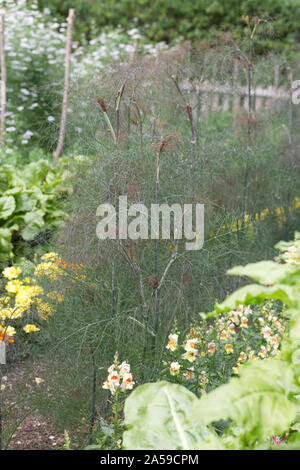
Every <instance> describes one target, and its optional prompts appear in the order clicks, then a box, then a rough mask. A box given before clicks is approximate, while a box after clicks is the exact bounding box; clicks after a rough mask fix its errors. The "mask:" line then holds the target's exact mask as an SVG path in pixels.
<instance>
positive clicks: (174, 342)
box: [166, 334, 178, 352]
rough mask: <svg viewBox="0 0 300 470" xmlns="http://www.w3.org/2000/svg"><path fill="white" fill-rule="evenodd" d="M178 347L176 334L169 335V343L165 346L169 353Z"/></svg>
mask: <svg viewBox="0 0 300 470" xmlns="http://www.w3.org/2000/svg"><path fill="white" fill-rule="evenodd" d="M177 346H178V335H176V334H170V335H169V341H168V344H167V346H166V348H167V349H170V351H172V352H174V351H175V350H176V349H177Z"/></svg>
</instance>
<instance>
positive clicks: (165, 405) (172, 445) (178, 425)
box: [123, 381, 211, 450]
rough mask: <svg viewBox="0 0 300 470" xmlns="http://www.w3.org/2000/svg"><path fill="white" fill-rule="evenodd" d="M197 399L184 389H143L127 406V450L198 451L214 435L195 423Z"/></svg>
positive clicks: (147, 386)
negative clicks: (203, 442)
mask: <svg viewBox="0 0 300 470" xmlns="http://www.w3.org/2000/svg"><path fill="white" fill-rule="evenodd" d="M197 401H198V399H197V397H196V396H195V395H194V394H193V393H191V392H190V391H189V390H187V389H186V388H185V387H182V386H180V385H175V384H170V383H168V382H164V381H163V382H157V383H149V384H145V385H141V386H140V387H138V388H137V389H136V390H135V391H134V392H132V393H131V395H130V396H129V397H128V398H127V400H126V402H125V410H124V411H125V424H126V426H127V428H128V430H127V431H125V433H124V435H123V445H124V447H125V449H131V450H133V449H134V450H137V449H156V450H159V449H161V450H171V449H178V450H189V449H197V446H198V445H200V443H201V442H202V441H204V440H205V439H208V438H209V437H210V436H211V432H210V431H209V430H208V429H207V428H206V427H205V426H204V425H203V424H202V423H201V421H200V420H198V419H197V420H195V419H194V416H193V408H194V405H195V403H197Z"/></svg>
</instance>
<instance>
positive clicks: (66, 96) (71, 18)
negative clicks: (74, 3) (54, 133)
mask: <svg viewBox="0 0 300 470" xmlns="http://www.w3.org/2000/svg"><path fill="white" fill-rule="evenodd" d="M74 13H75V12H74V9H73V8H70V10H69V16H68V27H67V46H66V67H65V83H64V94H63V104H62V110H61V121H60V129H59V137H58V143H57V147H56V150H55V151H54V152H53V159H54V160H57V159H58V157H59V156H60V154H61V151H62V148H63V145H64V140H65V132H66V124H67V112H68V99H69V88H70V73H71V52H72V32H73V24H74Z"/></svg>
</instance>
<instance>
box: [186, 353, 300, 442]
mask: <svg viewBox="0 0 300 470" xmlns="http://www.w3.org/2000/svg"><path fill="white" fill-rule="evenodd" d="M297 391H298V393H299V392H300V388H299V386H298V385H297V384H296V383H295V381H294V376H293V372H292V370H291V369H290V368H289V367H288V364H287V363H284V362H281V361H279V360H278V359H267V360H264V361H259V360H258V361H253V362H250V363H248V364H246V365H245V366H244V367H243V368H242V370H241V377H240V378H234V379H231V381H230V382H229V383H228V384H226V385H222V386H221V387H219V388H217V389H216V390H214V391H213V392H211V393H208V394H207V395H205V396H204V397H202V398H201V400H200V401H199V402H198V403H195V404H194V413H195V415H196V416H197V417H198V419H199V420H201V421H202V422H203V423H204V424H209V423H212V422H214V421H219V420H227V419H231V420H232V421H233V422H234V424H235V425H236V426H238V427H239V428H240V429H241V430H242V432H243V435H244V438H245V440H246V441H248V442H250V443H251V440H252V439H253V441H254V442H255V441H259V442H262V441H264V440H265V439H266V438H268V437H270V436H272V435H274V434H279V435H280V434H281V433H283V432H284V431H286V430H287V429H288V427H289V425H290V424H291V422H292V421H293V420H294V419H295V417H296V414H297V406H296V404H295V403H294V402H293V400H292V399H291V397H292V394H295V393H297ZM252 444H253V442H252Z"/></svg>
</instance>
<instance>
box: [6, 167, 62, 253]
mask: <svg viewBox="0 0 300 470" xmlns="http://www.w3.org/2000/svg"><path fill="white" fill-rule="evenodd" d="M69 176H70V171H69V170H68V169H67V167H66V161H64V162H61V163H59V165H58V166H54V165H53V164H51V163H50V162H48V161H47V160H39V161H36V162H31V163H29V164H28V165H26V166H24V167H20V168H16V167H15V166H14V165H9V164H5V165H3V166H2V167H1V169H0V262H5V261H7V260H8V259H9V258H11V257H13V255H14V253H15V249H16V246H17V244H18V254H19V253H20V251H21V250H22V247H23V245H24V242H28V241H32V240H34V239H35V238H36V237H37V235H39V234H41V233H43V232H46V231H47V230H49V229H52V228H54V227H57V226H59V225H60V224H61V223H62V220H63V216H64V215H65V213H64V211H63V210H62V203H61V201H62V199H63V197H64V195H66V194H67V193H69V192H70V191H71V186H70V185H69V183H68V179H69ZM22 242H23V243H22Z"/></svg>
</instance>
